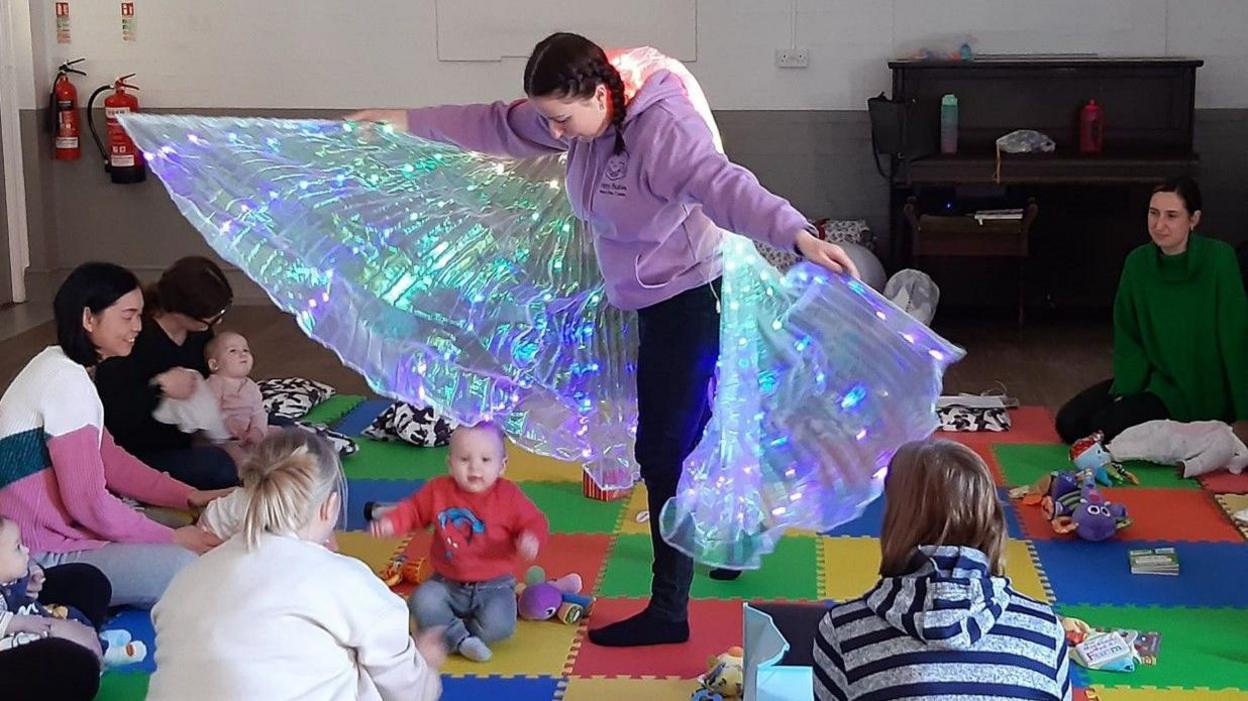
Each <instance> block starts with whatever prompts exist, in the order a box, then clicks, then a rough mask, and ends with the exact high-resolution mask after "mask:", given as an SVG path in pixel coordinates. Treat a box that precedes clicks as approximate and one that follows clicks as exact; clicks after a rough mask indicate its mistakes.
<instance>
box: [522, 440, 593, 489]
mask: <svg viewBox="0 0 1248 701" xmlns="http://www.w3.org/2000/svg"><path fill="white" fill-rule="evenodd" d="M507 478H508V479H510V480H512V481H513V482H580V481H581V466H580V465H577V464H576V463H570V462H563V461H562V460H555V459H554V458H548V457H544V456H541V455H534V454H533V453H530V452H529V451H527V450H525V449H524V448H521V447H519V446H517V445H516V444H514V443H511V442H510V441H508V444H507Z"/></svg>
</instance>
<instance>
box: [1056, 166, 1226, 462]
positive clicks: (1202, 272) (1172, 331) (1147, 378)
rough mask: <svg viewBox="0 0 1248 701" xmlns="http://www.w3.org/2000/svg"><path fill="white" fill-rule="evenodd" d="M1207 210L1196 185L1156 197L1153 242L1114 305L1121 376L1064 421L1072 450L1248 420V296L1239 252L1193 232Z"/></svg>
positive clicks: (1090, 393)
mask: <svg viewBox="0 0 1248 701" xmlns="http://www.w3.org/2000/svg"><path fill="white" fill-rule="evenodd" d="M1200 208H1201V201H1200V188H1199V187H1197V185H1196V182H1195V181H1194V180H1192V179H1191V178H1177V179H1174V180H1170V181H1167V182H1165V183H1163V184H1161V185H1158V186H1157V187H1155V188H1153V196H1152V199H1151V200H1150V201H1149V204H1148V233H1149V236H1150V237H1152V240H1153V242H1152V243H1150V244H1145V245H1143V246H1140V247H1139V248H1137V249H1135V250H1134V251H1132V252H1131V254H1130V255H1128V256H1127V260H1126V263H1125V264H1124V265H1123V268H1122V279H1121V280H1120V281H1119V283H1118V294H1117V296H1116V297H1115V299H1114V376H1113V378H1111V379H1109V380H1106V381H1104V382H1101V383H1099V384H1097V385H1094V386H1092V387H1089V388H1088V389H1086V390H1084V391H1083V392H1081V393H1079V394H1078V395H1076V396H1075V398H1074V399H1071V400H1070V401H1069V402H1067V403H1066V405H1065V406H1064V407H1062V409H1061V411H1059V412H1058V414H1057V432H1058V433H1059V434H1061V436H1062V440H1065V441H1066V442H1067V443H1073V442H1074V441H1076V440H1078V439H1080V438H1082V437H1084V436H1087V435H1089V434H1091V433H1093V432H1094V431H1102V432H1104V434H1105V439H1106V440H1107V441H1108V440H1110V439H1112V438H1113V437H1114V436H1116V435H1118V434H1119V433H1121V432H1122V431H1123V430H1125V429H1127V428H1130V427H1131V426H1135V425H1138V424H1141V423H1144V422H1145V421H1151V420H1153V419H1174V420H1175V421H1205V420H1218V421H1226V422H1228V423H1229V422H1232V421H1237V420H1241V419H1248V296H1246V295H1245V293H1244V284H1243V280H1242V278H1241V276H1240V271H1239V263H1238V262H1237V260H1236V256H1235V250H1234V249H1233V248H1231V246H1229V245H1228V244H1226V243H1225V242H1222V241H1218V240H1216V239H1210V238H1205V237H1204V236H1200V235H1195V234H1193V233H1192V230H1193V229H1195V228H1196V225H1197V224H1198V223H1199V222H1200Z"/></svg>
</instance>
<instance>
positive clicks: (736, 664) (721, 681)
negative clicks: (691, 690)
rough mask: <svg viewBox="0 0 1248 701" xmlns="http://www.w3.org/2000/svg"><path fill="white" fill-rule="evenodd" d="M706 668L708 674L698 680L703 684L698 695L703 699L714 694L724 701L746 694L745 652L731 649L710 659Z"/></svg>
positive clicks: (739, 649)
mask: <svg viewBox="0 0 1248 701" xmlns="http://www.w3.org/2000/svg"><path fill="white" fill-rule="evenodd" d="M706 666H707V667H708V671H707V673H706V674H704V675H702V676H701V677H699V678H698V681H699V682H701V683H702V688H701V689H699V690H698V693H700V694H702V695H703V696H702V697H703V698H707V697H708V696H710V695H712V694H713V695H718V696H719V697H720V698H723V699H736V698H740V697H741V695H742V694H743V693H745V689H744V687H745V650H742V649H741V648H739V647H730V648H728V651H727V652H724V653H722V654H720V655H717V656H715V657H711V658H708V659H707V661H706ZM706 692H709V693H706ZM695 697H696V695H695ZM710 697H711V698H714V696H710Z"/></svg>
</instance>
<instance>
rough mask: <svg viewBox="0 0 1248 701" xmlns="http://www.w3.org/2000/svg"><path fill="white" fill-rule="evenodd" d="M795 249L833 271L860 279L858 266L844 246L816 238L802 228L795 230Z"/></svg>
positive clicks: (809, 259)
mask: <svg viewBox="0 0 1248 701" xmlns="http://www.w3.org/2000/svg"><path fill="white" fill-rule="evenodd" d="M796 243H797V250H799V251H801V252H802V256H803V257H805V258H806V260H808V261H810V262H812V263H815V264H816V265H819V266H822V267H824V268H827V269H828V270H831V271H832V272H834V273H845V274H847V275H849V276H850V277H852V278H854V279H855V280H861V279H862V276H861V275H859V274H858V267H857V266H855V265H854V261H853V260H852V259H850V257H849V254H848V253H846V252H845V249H844V248H841V247H840V246H838V245H836V244H834V243H829V242H827V241H824V240H823V239H820V238H817V237H816V236H815V235H814V234H812V233H810V232H809V231H806V230H805V229H802V230H801V231H799V232H797V242H796Z"/></svg>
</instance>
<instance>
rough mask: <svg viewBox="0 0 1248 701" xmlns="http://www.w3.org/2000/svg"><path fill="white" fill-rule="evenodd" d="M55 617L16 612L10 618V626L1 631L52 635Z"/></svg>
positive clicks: (2, 632)
mask: <svg viewBox="0 0 1248 701" xmlns="http://www.w3.org/2000/svg"><path fill="white" fill-rule="evenodd" d="M52 621H53V619H51V618H47V617H45V616H32V615H28V614H24V613H19V614H15V615H14V616H13V618H10V619H9V627H8V628H5V629H4V630H3V631H0V635H17V634H18V633H31V634H32V635H51V634H52Z"/></svg>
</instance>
